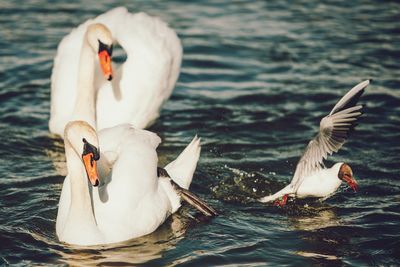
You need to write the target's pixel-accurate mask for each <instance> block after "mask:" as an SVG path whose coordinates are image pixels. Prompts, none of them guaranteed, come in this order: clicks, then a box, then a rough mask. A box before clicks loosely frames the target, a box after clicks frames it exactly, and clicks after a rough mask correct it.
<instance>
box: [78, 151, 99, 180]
mask: <svg viewBox="0 0 400 267" xmlns="http://www.w3.org/2000/svg"><path fill="white" fill-rule="evenodd" d="M82 159H83V164H84V165H85V169H86V174H87V177H88V179H89V181H90V183H91V184H92V185H93V186H98V185H99V175H98V173H97V163H96V161H95V160H94V154H93V153H88V154H86V155H83V156H82Z"/></svg>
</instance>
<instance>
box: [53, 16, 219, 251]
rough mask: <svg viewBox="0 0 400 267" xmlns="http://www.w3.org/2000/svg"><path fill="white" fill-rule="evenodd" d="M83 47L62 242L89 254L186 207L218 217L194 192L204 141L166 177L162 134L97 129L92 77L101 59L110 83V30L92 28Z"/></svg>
mask: <svg viewBox="0 0 400 267" xmlns="http://www.w3.org/2000/svg"><path fill="white" fill-rule="evenodd" d="M83 40H84V42H83V44H82V48H81V56H80V57H81V58H80V64H79V66H78V67H79V70H78V73H79V76H78V81H79V82H78V88H77V90H76V97H75V102H74V103H73V109H72V113H71V117H70V119H69V121H68V122H67V124H66V126H65V127H64V146H65V154H66V160H67V169H68V175H67V176H66V178H65V179H64V183H63V187H62V191H61V195H60V200H59V206H58V213H57V219H56V234H57V236H58V238H59V240H60V241H62V242H66V243H69V244H74V245H82V246H90V245H100V244H109V243H116V242H120V241H124V240H128V239H132V238H135V237H139V236H143V235H146V234H148V233H151V232H153V231H154V230H155V229H157V227H158V226H159V225H160V224H162V223H163V222H164V221H165V219H166V218H167V217H168V216H169V215H170V214H172V213H174V212H175V211H176V210H177V209H178V208H179V207H180V203H181V200H185V201H187V202H188V203H189V204H191V205H192V206H194V207H195V208H197V209H198V210H200V211H201V212H202V213H203V214H205V215H206V216H213V215H216V212H215V210H213V209H212V208H211V207H209V206H208V205H207V204H206V203H205V202H204V201H202V200H201V199H199V198H198V197H197V196H195V195H194V194H193V193H191V192H189V191H188V188H189V185H190V183H191V181H192V177H193V172H194V170H195V168H196V165H197V161H198V159H199V156H200V140H199V139H198V138H197V137H195V138H194V139H193V141H192V142H191V143H190V144H189V145H188V146H187V147H186V148H185V150H184V151H183V152H182V153H181V154H180V156H179V157H178V158H177V159H176V160H175V161H173V162H171V163H170V164H168V165H167V166H166V167H165V169H163V168H159V167H157V161H158V159H157V153H156V148H157V146H158V144H159V143H160V138H159V137H158V136H157V135H156V134H154V133H152V132H149V131H146V130H141V129H136V128H135V127H134V125H132V124H129V123H123V124H118V125H116V126H112V127H108V128H103V129H101V130H97V129H96V124H97V123H96V108H95V103H96V88H95V86H94V83H93V78H94V76H93V75H89V74H90V73H92V70H93V68H94V65H95V61H94V57H95V56H96V54H98V57H99V59H100V60H99V61H100V65H101V68H102V72H103V74H104V76H103V77H102V79H103V80H104V77H105V78H106V79H110V76H112V66H111V61H110V54H111V51H112V42H113V39H112V38H111V32H110V30H109V29H108V28H107V27H106V26H105V25H104V24H101V23H93V24H90V25H88V26H87V30H86V32H85V36H84V38H83Z"/></svg>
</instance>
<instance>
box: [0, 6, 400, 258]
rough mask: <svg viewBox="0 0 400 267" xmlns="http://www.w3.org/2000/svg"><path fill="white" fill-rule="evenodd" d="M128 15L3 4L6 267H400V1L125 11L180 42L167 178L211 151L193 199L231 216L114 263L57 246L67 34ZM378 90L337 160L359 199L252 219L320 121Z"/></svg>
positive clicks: (165, 232)
mask: <svg viewBox="0 0 400 267" xmlns="http://www.w3.org/2000/svg"><path fill="white" fill-rule="evenodd" d="M121 3H122V2H121V1H118V0H109V1H97V0H87V1H84V2H83V1H51V4H49V3H48V1H45V0H35V1H21V0H14V1H0V7H1V8H0V15H1V16H0V23H1V27H0V36H1V38H0V138H1V146H0V155H1V157H0V192H1V196H0V265H2V264H3V263H4V264H6V263H7V262H8V263H10V264H17V265H18V264H19V265H49V264H50V265H51V264H54V265H55V264H60V261H62V262H63V263H64V264H71V265H79V266H80V265H82V264H86V265H91V264H102V263H109V264H105V265H112V264H114V265H128V264H132V263H138V264H139V262H145V264H147V265H151V266H165V265H169V264H179V263H182V264H183V265H198V266H204V265H213V266H214V265H250V266H255V265H266V264H268V263H269V264H270V265H271V266H277V265H294V266H310V265H313V264H315V265H319V266H321V265H340V266H341V265H345V264H346V265H347V264H348V265H355V266H369V265H383V266H390V265H393V266H398V265H399V264H400V261H399V257H398V255H400V251H399V248H400V243H399V225H400V223H399V222H400V202H399V195H400V193H399V192H400V182H399V181H400V180H399V173H400V169H399V162H400V158H399V151H400V142H398V140H400V128H399V125H400V119H399V114H400V94H399V92H400V91H399V88H400V79H399V75H398V72H399V71H398V70H399V69H400V61H399V60H398V59H399V57H400V46H399V45H398V44H399V43H400V34H399V29H400V24H399V23H400V20H399V10H400V3H399V2H398V1H384V2H382V3H381V2H379V1H372V0H363V1H360V0H354V1H324V2H322V1H316V0H309V1H287V0H282V1H251V0H243V1H240V2H236V1H235V2H234V3H233V2H232V1H228V0H218V1H190V2H189V1H178V0H171V1H154V0H146V1H144V0H137V1H124V2H123V4H124V5H126V7H127V8H128V10H130V11H132V12H139V11H145V12H147V13H149V14H151V15H155V16H158V17H160V18H161V19H163V20H164V21H166V22H167V23H168V24H169V25H171V27H172V28H174V29H176V30H177V33H178V35H179V36H180V38H181V39H182V44H183V47H184V58H183V65H182V70H181V74H180V77H179V80H178V84H177V86H176V88H175V90H174V92H173V95H172V97H171V99H170V100H169V101H168V102H167V103H166V105H165V106H164V108H163V110H162V112H161V116H160V118H159V120H157V122H156V123H155V124H154V125H153V126H152V128H151V129H150V130H152V131H154V132H156V133H157V134H158V135H159V136H160V137H162V140H163V143H162V144H161V145H160V147H159V148H158V149H157V152H158V154H159V155H160V157H159V165H160V166H165V164H166V163H168V162H171V161H172V160H173V159H174V158H175V157H176V156H177V155H178V154H179V153H180V152H181V150H182V149H183V148H184V147H185V146H186V145H187V143H189V142H190V140H191V139H192V138H193V136H194V135H195V134H198V135H199V136H200V137H201V138H202V152H201V158H200V162H199V165H198V168H197V169H196V172H195V176H194V179H193V183H192V185H191V190H193V191H194V192H195V193H197V194H199V195H200V196H201V197H202V198H204V199H205V200H206V201H208V202H210V204H212V205H213V206H214V207H215V208H216V209H217V210H218V211H220V213H221V215H220V216H218V217H217V218H216V219H214V220H212V221H210V222H207V223H203V224H197V225H195V226H194V227H189V228H188V226H185V224H186V223H185V220H184V222H183V225H184V226H183V228H182V231H183V232H184V233H182V234H181V233H180V232H179V230H177V231H176V232H175V231H174V230H173V229H170V228H171V227H172V225H173V221H175V219H176V218H175V217H176V216H173V217H172V218H173V219H171V220H169V221H167V222H166V224H165V225H164V226H162V227H161V228H160V229H159V230H157V231H156V232H155V233H153V234H152V235H149V236H146V237H143V238H140V239H136V240H132V241H129V242H125V243H122V244H118V245H117V246H116V247H100V248H98V249H97V250H94V249H87V248H85V249H77V248H71V247H69V246H65V245H64V244H60V243H59V242H58V240H57V237H56V235H55V229H54V228H55V218H56V215H57V204H58V200H59V195H60V191H61V186H62V181H63V179H64V177H65V175H66V168H65V157H64V148H63V143H62V141H61V140H56V139H54V138H53V137H51V136H50V135H49V133H48V126H47V125H48V119H49V110H50V101H49V100H50V87H51V86H50V76H51V70H52V65H53V59H54V56H55V53H56V50H57V44H58V43H59V42H60V40H61V39H62V37H63V36H65V35H66V34H67V33H68V32H69V31H70V30H71V29H72V28H73V27H75V26H76V25H79V24H80V23H82V22H83V21H85V20H86V19H89V18H91V17H95V16H97V15H99V14H101V13H103V12H104V11H106V10H109V9H111V8H114V7H116V6H118V5H121ZM119 52H121V51H118V48H117V50H116V53H117V60H118V61H122V60H123V59H124V57H123V55H122V54H119ZM118 54H119V55H118ZM132 75H136V74H135V73H132ZM368 78H373V79H374V82H373V83H372V84H371V86H370V87H369V88H368V89H367V90H366V92H365V94H364V95H363V98H362V102H363V104H366V112H365V114H364V116H363V120H362V121H361V122H360V125H359V126H358V127H357V128H356V131H355V132H354V133H353V135H352V136H351V138H350V139H349V142H348V143H346V145H345V146H344V148H343V149H341V150H340V152H339V153H337V154H335V155H334V156H333V157H329V160H332V161H335V162H337V161H344V162H348V163H350V164H351V166H352V167H353V170H354V172H355V174H356V176H357V177H359V183H360V190H359V192H358V193H357V194H354V193H352V192H349V191H347V190H341V191H340V192H338V193H337V194H336V195H335V196H332V197H331V198H329V199H327V200H326V201H324V202H322V203H318V202H315V201H308V200H307V201H306V202H297V201H296V202H295V203H293V202H292V203H289V204H290V205H288V207H285V208H283V209H280V208H277V207H273V206H271V205H261V204H260V203H254V200H255V199H256V198H258V197H261V196H263V195H265V194H270V193H273V192H275V191H277V190H279V189H280V188H282V187H283V186H284V185H286V184H287V183H288V182H289V181H290V179H291V178H292V176H293V171H294V170H295V167H296V163H297V161H298V159H299V156H300V155H301V153H302V151H303V149H304V147H305V146H306V144H307V142H308V141H309V140H310V138H312V137H313V136H314V135H315V134H316V133H317V130H318V123H319V121H320V119H321V116H323V115H325V114H326V112H329V111H330V109H331V108H332V105H334V104H335V103H336V101H337V100H338V99H339V98H340V97H341V96H343V94H344V93H345V92H346V91H348V90H349V89H350V88H351V87H352V86H353V85H354V84H356V83H358V82H360V81H362V80H365V79H368ZM377 129H379V130H377ZM330 163H331V162H329V163H328V164H327V165H329V166H331V164H330ZM305 204H308V205H309V206H308V207H304V205H305ZM291 207H297V208H295V209H291ZM182 213H184V211H180V212H179V213H178V215H179V214H182ZM185 218H186V217H185ZM188 220H189V223H188V224H189V225H191V222H193V221H192V220H191V219H188ZM179 225H180V223H178V227H177V228H178V229H180V226H179ZM187 229H190V230H189V231H186V230H187ZM185 231H186V232H185ZM32 233H35V234H32ZM139 254H140V255H143V256H140V255H139Z"/></svg>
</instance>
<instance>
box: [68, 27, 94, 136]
mask: <svg viewBox="0 0 400 267" xmlns="http://www.w3.org/2000/svg"><path fill="white" fill-rule="evenodd" d="M94 71H95V53H94V52H93V49H92V47H91V46H90V45H89V42H88V40H87V34H85V37H84V38H83V44H82V48H81V54H80V59H79V70H78V91H77V95H76V101H75V108H74V111H73V116H72V120H83V121H86V122H87V123H89V124H90V125H91V126H92V127H93V128H94V129H96V109H95V108H96V92H95V88H94Z"/></svg>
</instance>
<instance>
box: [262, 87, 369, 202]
mask: <svg viewBox="0 0 400 267" xmlns="http://www.w3.org/2000/svg"><path fill="white" fill-rule="evenodd" d="M369 83H370V80H366V81H363V82H361V83H359V84H357V85H356V86H354V87H353V88H352V89H351V90H350V91H349V92H348V93H347V94H346V95H344V96H343V97H342V98H341V99H340V100H339V102H338V103H337V104H336V105H335V106H334V107H333V109H332V111H331V112H330V113H329V114H328V115H327V116H325V117H324V118H322V120H321V122H320V129H319V133H318V135H317V136H316V137H315V138H314V139H313V140H311V141H310V142H309V143H308V146H307V147H306V149H305V151H304V153H303V156H302V157H301V158H300V161H299V162H298V163H297V166H296V171H295V173H294V176H293V179H292V181H291V182H290V184H289V185H287V186H286V187H285V188H283V189H282V190H280V191H278V192H277V193H275V194H273V195H270V196H265V197H263V198H261V199H259V201H260V202H263V203H267V202H272V201H275V202H274V203H275V204H276V205H279V206H284V205H285V204H286V202H287V199H288V197H289V196H295V197H297V198H307V197H317V198H327V197H329V196H331V195H332V194H334V193H335V192H336V190H337V189H338V188H339V186H340V185H341V184H342V182H343V181H344V182H346V183H347V184H348V185H349V187H351V188H352V189H353V190H354V192H355V191H356V190H357V186H358V183H357V181H356V180H355V178H354V175H353V171H352V169H351V167H350V166H349V165H348V164H347V163H344V162H339V163H336V164H334V165H333V166H332V167H331V168H325V167H324V165H323V160H324V159H326V158H327V156H328V154H329V155H331V154H332V153H333V152H337V151H338V150H339V149H340V148H341V147H342V146H343V144H344V143H345V141H346V139H347V137H348V135H349V132H350V131H351V130H352V129H353V128H354V127H355V126H356V122H357V118H358V117H360V116H361V115H362V108H363V106H362V105H357V102H358V100H359V98H360V97H361V95H362V94H363V93H364V89H365V88H366V87H367V86H368V85H369Z"/></svg>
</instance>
